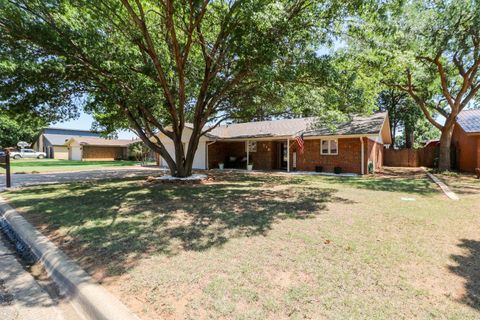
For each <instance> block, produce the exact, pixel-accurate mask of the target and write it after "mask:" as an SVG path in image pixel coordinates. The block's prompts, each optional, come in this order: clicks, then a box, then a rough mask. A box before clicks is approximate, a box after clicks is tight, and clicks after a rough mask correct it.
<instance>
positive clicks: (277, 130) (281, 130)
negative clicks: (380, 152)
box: [208, 112, 387, 139]
mask: <svg viewBox="0 0 480 320" xmlns="http://www.w3.org/2000/svg"><path fill="white" fill-rule="evenodd" d="M386 117H387V113H386V112H384V113H376V114H374V115H372V116H368V117H362V116H354V117H353V118H352V120H351V121H348V122H346V123H342V124H340V125H338V126H337V128H336V130H330V129H329V128H328V127H326V126H324V127H322V126H321V125H319V123H318V120H317V119H316V118H298V119H282V120H272V121H258V122H247V123H238V124H229V125H221V126H218V127H217V128H215V129H213V130H212V131H210V133H209V135H208V136H209V137H211V138H217V139H245V138H268V137H282V136H293V135H295V134H298V133H301V132H304V136H329V135H358V134H377V133H379V132H380V131H381V130H382V126H383V123H384V122H385V118H386Z"/></svg>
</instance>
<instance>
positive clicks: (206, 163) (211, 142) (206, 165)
mask: <svg viewBox="0 0 480 320" xmlns="http://www.w3.org/2000/svg"><path fill="white" fill-rule="evenodd" d="M215 142H217V140H214V141H210V142H207V143H206V144H205V148H206V149H207V150H206V152H205V158H206V159H205V168H207V170H209V169H210V168H209V167H208V146H211V145H212V144H214V143H215Z"/></svg>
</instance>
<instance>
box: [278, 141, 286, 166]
mask: <svg viewBox="0 0 480 320" xmlns="http://www.w3.org/2000/svg"><path fill="white" fill-rule="evenodd" d="M287 160H288V149H287V142H286V141H284V142H280V143H279V148H278V168H279V169H283V170H287Z"/></svg>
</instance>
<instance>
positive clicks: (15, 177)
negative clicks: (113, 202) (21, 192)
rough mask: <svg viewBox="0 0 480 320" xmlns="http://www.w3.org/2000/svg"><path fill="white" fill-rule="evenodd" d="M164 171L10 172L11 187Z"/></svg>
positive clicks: (0, 186) (0, 183)
mask: <svg viewBox="0 0 480 320" xmlns="http://www.w3.org/2000/svg"><path fill="white" fill-rule="evenodd" d="M163 172H165V170H164V169H160V168H156V167H139V166H136V167H122V168H110V169H107V168H105V169H100V170H86V171H71V172H57V173H52V172H49V173H38V174H12V187H13V188H15V187H24V186H29V185H39V184H55V183H68V182H75V181H89V180H106V179H122V178H131V177H147V176H149V175H153V174H159V173H163ZM5 187H6V185H5V175H0V191H1V190H4V189H5Z"/></svg>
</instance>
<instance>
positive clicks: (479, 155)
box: [477, 137, 480, 168]
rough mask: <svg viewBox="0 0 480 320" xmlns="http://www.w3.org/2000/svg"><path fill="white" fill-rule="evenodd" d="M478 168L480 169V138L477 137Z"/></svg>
mask: <svg viewBox="0 0 480 320" xmlns="http://www.w3.org/2000/svg"><path fill="white" fill-rule="evenodd" d="M477 168H480V137H477Z"/></svg>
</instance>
